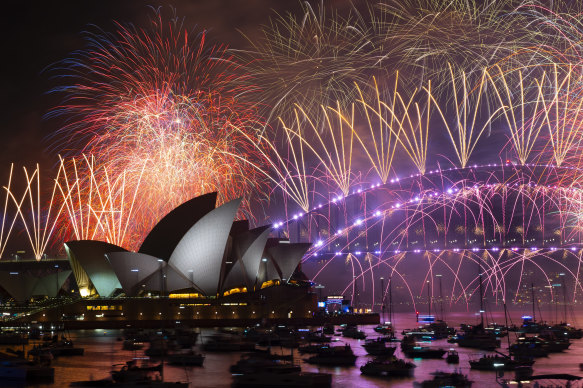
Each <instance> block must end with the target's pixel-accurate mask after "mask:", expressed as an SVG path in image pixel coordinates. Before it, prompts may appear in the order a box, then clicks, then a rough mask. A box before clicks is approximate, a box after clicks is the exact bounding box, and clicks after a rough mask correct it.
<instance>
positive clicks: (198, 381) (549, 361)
mask: <svg viewBox="0 0 583 388" xmlns="http://www.w3.org/2000/svg"><path fill="white" fill-rule="evenodd" d="M521 315H522V312H513V313H511V320H512V323H515V324H519V323H520V316H521ZM543 318H544V314H543ZM575 318H578V319H575V321H574V325H575V326H578V325H576V323H577V322H578V323H580V324H583V314H578V316H576V317H575ZM477 320H478V317H476V316H473V315H471V314H468V313H449V314H448V316H447V322H448V324H449V325H450V326H452V325H453V326H455V327H459V325H460V323H476V322H477ZM488 320H489V321H490V322H491V321H492V320H494V321H496V322H497V323H500V324H503V323H504V315H503V314H495V315H494V316H491V315H490V316H488ZM394 322H395V326H396V329H397V333H399V337H400V332H401V331H402V330H403V329H407V328H413V327H415V326H416V325H417V324H416V320H415V315H414V314H410V313H409V314H404V313H399V314H395V316H394ZM373 328H374V325H368V326H363V327H359V329H361V330H363V331H365V333H366V334H367V336H368V338H374V337H377V336H378V334H377V333H375V332H374V330H373ZM212 333H213V330H212V329H203V330H201V337H202V340H203V341H204V339H205V337H208V336H209V335H210V334H212ZM120 336H121V332H120V331H116V330H113V331H112V330H85V331H74V332H71V333H70V337H71V338H72V339H73V340H74V342H75V345H78V346H82V347H84V348H85V355H83V356H75V357H63V358H57V359H55V360H54V361H53V366H54V367H55V379H54V382H53V383H50V384H49V383H44V384H36V385H34V384H33V385H30V384H29V385H27V386H32V387H67V386H68V385H69V383H70V382H72V381H78V380H89V379H102V378H105V377H108V376H109V372H110V370H111V367H112V365H114V364H124V363H125V362H126V361H128V360H130V359H132V358H134V357H143V350H142V351H126V350H122V349H121V347H122V343H121V342H120V341H118V338H119V337H120ZM336 338H337V339H338V341H337V342H334V343H333V344H336V345H340V344H344V343H347V344H350V345H351V347H352V349H353V351H354V353H355V354H356V355H358V358H357V360H356V366H355V367H318V366H315V365H310V364H308V363H305V362H303V361H302V369H303V370H304V371H314V372H316V371H320V372H327V373H331V374H332V375H333V378H332V386H333V387H387V386H390V387H411V386H412V385H413V382H414V381H423V380H426V379H431V378H432V376H431V373H432V372H435V371H438V370H439V371H454V370H461V371H462V372H463V373H464V374H466V375H468V376H469V378H470V380H472V381H474V385H473V387H495V386H497V384H496V375H495V373H493V372H478V371H473V370H470V368H469V363H468V360H469V359H470V358H474V357H475V356H478V355H479V354H484V352H481V351H478V350H474V349H468V348H458V347H457V345H452V344H448V343H447V341H446V340H438V341H433V342H432V343H431V344H430V346H434V347H442V348H444V349H450V348H455V349H456V350H458V352H459V355H460V363H459V364H457V365H449V364H447V363H446V362H445V360H444V359H443V360H421V359H414V360H413V362H414V363H415V364H416V365H417V368H415V371H414V374H413V377H412V378H403V379H391V380H386V379H380V378H372V377H366V376H362V375H361V374H360V369H359V368H360V366H361V365H363V364H365V363H366V362H367V361H368V360H369V359H371V357H370V356H367V355H366V351H365V350H364V348H362V346H361V345H362V343H363V342H364V341H362V340H354V339H349V338H344V337H341V336H336ZM514 339H515V334H514V333H510V340H511V341H513V340H514ZM506 349H507V341H506V339H505V338H503V340H502V350H501V351H502V352H507V350H506ZM272 351H273V352H276V353H284V354H290V352H292V350H291V349H286V348H279V347H274V348H272ZM205 354H206V359H205V361H204V366H202V367H186V368H183V367H174V366H166V367H165V369H164V378H165V379H166V380H167V381H189V382H190V387H197V388H199V387H200V388H203V387H204V388H219V387H229V386H231V383H232V377H231V374H230V373H229V366H230V365H232V364H234V363H235V362H237V361H238V360H239V358H240V355H241V353H212V352H205ZM293 354H294V357H298V358H300V359H302V358H307V356H306V355H299V353H298V352H297V349H296V350H293ZM395 355H396V356H397V357H399V358H404V356H403V355H402V353H401V350H400V349H399V347H397V350H396V352H395ZM581 362H583V339H581V340H573V341H572V344H571V346H570V348H569V349H568V350H567V351H565V352H562V353H554V354H551V355H550V356H549V357H542V358H537V359H536V362H535V364H534V367H533V369H534V374H547V373H568V374H573V375H583V372H581V371H580V370H579V363H581ZM512 376H513V374H512V372H507V375H506V377H508V378H510V377H512ZM0 386H11V387H18V386H19V385H17V384H10V383H8V382H5V381H4V382H0ZM572 386H573V387H578V386H583V385H581V384H580V383H579V385H577V383H576V384H574V385H572Z"/></svg>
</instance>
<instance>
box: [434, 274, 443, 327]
mask: <svg viewBox="0 0 583 388" xmlns="http://www.w3.org/2000/svg"><path fill="white" fill-rule="evenodd" d="M435 276H437V277H438V278H439V305H440V309H441V320H442V321H445V314H444V312H443V288H442V284H441V278H442V276H441V275H435Z"/></svg>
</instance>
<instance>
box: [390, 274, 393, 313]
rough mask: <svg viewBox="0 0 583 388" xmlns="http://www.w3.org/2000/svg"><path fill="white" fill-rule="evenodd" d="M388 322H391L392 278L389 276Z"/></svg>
mask: <svg viewBox="0 0 583 388" xmlns="http://www.w3.org/2000/svg"><path fill="white" fill-rule="evenodd" d="M389 322H391V325H392V324H393V278H392V277H391V276H389Z"/></svg>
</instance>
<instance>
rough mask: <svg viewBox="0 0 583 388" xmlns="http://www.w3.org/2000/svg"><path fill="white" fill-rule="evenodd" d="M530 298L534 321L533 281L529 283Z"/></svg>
mask: <svg viewBox="0 0 583 388" xmlns="http://www.w3.org/2000/svg"><path fill="white" fill-rule="evenodd" d="M530 298H531V299H532V322H533V323H534V322H536V315H535V309H534V283H530Z"/></svg>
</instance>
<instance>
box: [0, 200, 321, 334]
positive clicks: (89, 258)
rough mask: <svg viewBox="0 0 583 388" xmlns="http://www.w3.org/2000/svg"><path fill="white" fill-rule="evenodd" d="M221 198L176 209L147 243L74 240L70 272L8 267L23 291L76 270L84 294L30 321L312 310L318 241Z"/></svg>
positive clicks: (305, 313)
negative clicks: (311, 260) (274, 232)
mask: <svg viewBox="0 0 583 388" xmlns="http://www.w3.org/2000/svg"><path fill="white" fill-rule="evenodd" d="M216 199H217V193H209V194H205V195H202V196H200V197H196V198H194V199H191V200H190V201H188V202H185V203H183V204H182V205H180V206H178V207H177V208H175V209H174V210H173V211H171V212H170V213H168V214H167V215H166V216H165V217H164V218H163V219H162V220H161V221H160V222H159V223H158V224H157V225H156V226H155V227H154V228H153V229H152V230H151V232H150V233H149V234H148V235H147V237H146V238H145V239H144V241H143V243H142V245H141V246H140V249H139V250H138V252H129V251H127V250H125V249H124V248H122V247H119V246H116V245H113V244H109V243H106V242H102V241H95V240H82V241H69V242H66V243H65V250H66V253H67V257H68V262H69V266H70V271H67V270H65V269H63V270H61V272H57V273H54V274H51V275H48V276H45V277H42V278H35V279H32V278H31V279H28V281H25V282H23V281H22V278H20V279H18V278H17V277H14V276H13V277H11V276H10V274H9V273H7V272H1V271H0V281H1V282H2V284H3V285H6V287H4V288H5V290H6V291H7V292H8V293H9V294H11V296H12V297H13V298H14V300H25V299H29V298H30V297H31V296H34V295H38V294H39V293H40V294H42V295H48V296H51V295H52V296H54V295H55V294H56V293H57V291H58V290H59V289H60V287H61V286H62V284H63V282H64V281H65V279H66V278H67V277H69V275H70V273H71V272H72V274H73V276H72V277H71V278H70V279H69V281H72V279H73V278H74V281H75V283H76V284H75V285H76V287H75V288H76V289H78V295H80V296H81V297H78V298H76V299H75V300H72V301H71V302H70V303H58V304H57V305H58V308H57V307H53V308H45V309H39V310H37V311H36V312H34V313H31V314H30V315H29V317H28V320H30V321H37V322H39V323H40V322H49V321H50V322H54V321H56V320H69V321H74V322H78V323H79V326H83V325H82V324H83V323H85V324H89V323H90V322H94V323H98V322H101V323H106V322H116V321H117V322H119V321H123V322H129V321H134V320H135V321H157V320H160V319H168V320H179V321H189V320H197V321H200V320H211V321H212V320H216V319H230V320H234V321H236V320H243V321H244V320H254V319H255V320H256V319H263V318H267V319H274V318H275V319H277V318H286V319H287V318H307V317H310V316H311V315H312V313H313V312H314V311H315V308H316V300H315V296H314V294H313V292H312V290H311V283H310V282H309V281H307V280H306V278H305V276H304V275H303V274H302V272H301V270H300V269H299V268H298V266H299V264H300V261H301V259H302V257H303V255H304V254H305V252H306V251H307V250H308V248H309V247H310V244H307V243H290V242H289V241H288V240H284V239H281V238H272V237H270V231H271V226H262V227H259V228H255V229H250V228H249V222H248V221H246V220H241V221H236V220H235V217H236V215H237V211H238V208H239V204H240V200H239V199H237V200H233V201H230V202H228V203H225V204H223V205H222V206H219V207H215V205H216ZM4 275H6V276H4ZM3 278H6V279H3ZM33 280H34V281H33ZM23 284H26V285H27V286H26V287H23ZM89 326H91V325H89ZM102 326H104V327H107V325H102Z"/></svg>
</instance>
